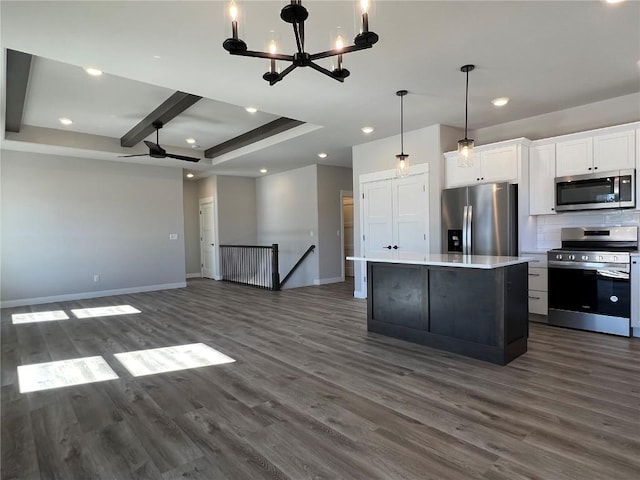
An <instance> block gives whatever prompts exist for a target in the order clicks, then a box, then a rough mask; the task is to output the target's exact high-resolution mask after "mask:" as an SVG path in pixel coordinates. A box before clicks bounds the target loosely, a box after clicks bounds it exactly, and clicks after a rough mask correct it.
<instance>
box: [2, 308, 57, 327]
mask: <svg viewBox="0 0 640 480" xmlns="http://www.w3.org/2000/svg"><path fill="white" fill-rule="evenodd" d="M68 319H69V316H68V315H67V314H66V313H65V312H64V311H62V310H52V311H50V312H30V313H14V314H13V315H11V321H12V323H13V324H14V325H19V324H22V323H37V322H52V321H55V320H68Z"/></svg>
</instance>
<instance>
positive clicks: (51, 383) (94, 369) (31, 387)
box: [18, 356, 118, 393]
mask: <svg viewBox="0 0 640 480" xmlns="http://www.w3.org/2000/svg"><path fill="white" fill-rule="evenodd" d="M116 378H118V375H117V374H116V373H115V372H114V371H113V370H112V369H111V367H110V366H109V365H108V364H107V362H106V361H105V359H104V358H102V357H100V356H98V357H84V358H72V359H69V360H60V361H56V362H46V363H34V364H31V365H21V366H19V367H18V383H19V385H20V393H27V392H37V391H39V390H50V389H52V388H60V387H69V386H72V385H82V384H84V383H94V382H104V381H105V380H114V379H116Z"/></svg>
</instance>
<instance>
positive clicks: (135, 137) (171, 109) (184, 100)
mask: <svg viewBox="0 0 640 480" xmlns="http://www.w3.org/2000/svg"><path fill="white" fill-rule="evenodd" d="M201 98H202V97H199V96H197V95H191V94H190V93H185V92H176V93H174V94H173V95H171V96H170V97H169V98H168V99H167V100H165V101H164V102H163V103H162V105H160V106H159V107H158V108H156V109H155V110H154V111H153V112H151V113H150V114H149V115H147V116H146V117H145V118H144V119H143V120H142V121H141V122H140V123H138V124H137V125H136V126H135V127H133V128H132V129H131V130H129V131H128V132H127V133H125V134H124V135H123V136H122V138H120V145H121V146H123V147H133V146H134V145H137V144H138V143H140V142H141V141H142V140H144V139H145V138H147V137H148V136H149V135H150V134H152V133H153V132H155V131H156V129H155V128H154V126H153V123H154V122H162V124H163V125H166V124H167V123H169V122H170V121H171V120H173V119H174V118H175V117H177V116H178V115H180V114H181V113H182V112H184V111H185V110H186V109H187V108H189V107H190V106H191V105H193V104H194V103H196V102H197V101H198V100H200V99H201Z"/></svg>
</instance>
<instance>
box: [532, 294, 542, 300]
mask: <svg viewBox="0 0 640 480" xmlns="http://www.w3.org/2000/svg"><path fill="white" fill-rule="evenodd" d="M529 298H530V299H531V300H540V297H533V296H531V295H529Z"/></svg>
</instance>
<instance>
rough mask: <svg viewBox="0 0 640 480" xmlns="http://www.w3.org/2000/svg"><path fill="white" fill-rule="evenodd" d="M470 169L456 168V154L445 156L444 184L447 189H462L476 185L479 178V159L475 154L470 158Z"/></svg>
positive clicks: (451, 153)
mask: <svg viewBox="0 0 640 480" xmlns="http://www.w3.org/2000/svg"><path fill="white" fill-rule="evenodd" d="M471 162H472V163H471V166H470V167H459V166H458V153H457V152H450V153H446V154H445V167H444V168H445V173H444V174H445V179H446V181H445V183H446V187H447V188H451V187H462V186H465V185H473V184H474V183H478V180H477V179H479V178H480V158H479V155H478V154H477V153H474V154H473V155H472V157H471Z"/></svg>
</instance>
